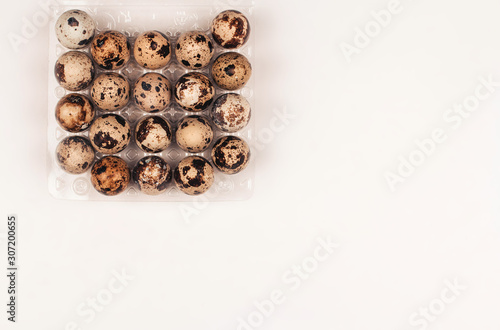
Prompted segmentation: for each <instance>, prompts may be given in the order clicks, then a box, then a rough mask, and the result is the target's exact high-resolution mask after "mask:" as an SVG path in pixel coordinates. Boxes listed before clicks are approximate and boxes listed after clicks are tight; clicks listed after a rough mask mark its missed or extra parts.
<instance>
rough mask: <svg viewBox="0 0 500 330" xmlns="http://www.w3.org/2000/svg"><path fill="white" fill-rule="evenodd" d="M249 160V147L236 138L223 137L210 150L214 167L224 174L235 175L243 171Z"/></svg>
mask: <svg viewBox="0 0 500 330" xmlns="http://www.w3.org/2000/svg"><path fill="white" fill-rule="evenodd" d="M249 159H250V147H249V146H248V144H247V143H246V142H245V141H243V140H242V139H240V138H239V137H236V136H224V137H222V138H220V139H219V140H218V141H217V142H215V144H214V147H213V148H212V161H213V162H214V165H215V167H217V169H219V170H220V171H221V172H223V173H225V174H236V173H238V172H241V171H242V170H244V169H245V167H247V165H248V161H249Z"/></svg>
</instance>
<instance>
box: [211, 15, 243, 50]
mask: <svg viewBox="0 0 500 330" xmlns="http://www.w3.org/2000/svg"><path fill="white" fill-rule="evenodd" d="M249 35H250V24H249V23H248V19H247V18H246V17H245V15H243V14H242V13H241V12H239V11H237V10H226V11H223V12H222V13H220V14H219V15H217V17H216V18H215V19H214V20H213V22H212V36H213V37H214V40H215V42H216V43H217V44H219V45H220V46H222V47H224V48H227V49H236V48H239V47H241V46H243V45H244V44H245V42H246V41H247V40H248V36H249Z"/></svg>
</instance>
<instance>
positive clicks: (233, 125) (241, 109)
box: [211, 93, 251, 133]
mask: <svg viewBox="0 0 500 330" xmlns="http://www.w3.org/2000/svg"><path fill="white" fill-rule="evenodd" d="M211 116H212V120H213V122H214V125H215V126H216V127H217V128H218V129H220V130H221V131H223V132H228V133H234V132H237V131H239V130H241V129H243V128H244V127H245V126H246V125H247V124H248V122H249V121H250V116H251V109H250V103H248V101H247V99H245V98H244V97H243V96H241V95H240V94H235V93H228V94H223V95H221V96H219V98H217V100H215V102H214V106H213V107H212V110H211Z"/></svg>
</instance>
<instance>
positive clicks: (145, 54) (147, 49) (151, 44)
mask: <svg viewBox="0 0 500 330" xmlns="http://www.w3.org/2000/svg"><path fill="white" fill-rule="evenodd" d="M134 58H135V60H136V61H137V63H139V65H140V66H142V67H144V68H146V69H151V70H156V69H159V68H163V67H164V66H166V65H167V64H168V62H169V61H170V59H171V58H172V53H171V50H170V42H169V41H168V38H167V36H165V35H164V34H163V33H161V32H158V31H149V32H144V33H142V34H140V35H139V36H138V37H137V39H136V40H135V43H134Z"/></svg>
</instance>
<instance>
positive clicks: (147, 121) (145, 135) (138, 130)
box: [135, 116, 172, 153]
mask: <svg viewBox="0 0 500 330" xmlns="http://www.w3.org/2000/svg"><path fill="white" fill-rule="evenodd" d="M135 138H136V139H135V141H136V143H137V145H138V146H139V148H141V149H142V150H143V151H145V152H151V153H157V152H161V151H163V150H165V149H167V148H168V146H169V145H170V143H171V142H172V128H171V127H170V124H169V123H168V121H166V120H165V119H163V118H162V117H158V116H151V117H146V118H144V119H141V120H140V121H139V122H138V123H137V126H136V127H135Z"/></svg>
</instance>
